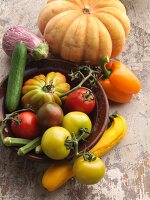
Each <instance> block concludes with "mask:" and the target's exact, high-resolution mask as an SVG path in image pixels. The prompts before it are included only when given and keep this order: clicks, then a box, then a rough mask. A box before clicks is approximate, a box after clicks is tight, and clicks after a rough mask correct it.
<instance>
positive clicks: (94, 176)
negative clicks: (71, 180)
mask: <svg viewBox="0 0 150 200" xmlns="http://www.w3.org/2000/svg"><path fill="white" fill-rule="evenodd" d="M105 171H106V169H105V165H104V163H103V161H102V160H101V159H100V158H98V157H96V159H95V160H91V161H89V160H85V159H84V157H83V156H81V157H79V158H77V159H76V161H75V163H74V165H73V174H74V177H75V178H76V179H77V180H78V181H79V182H80V183H82V184H87V185H92V184H96V183H98V182H99V181H100V180H101V179H102V178H103V176H104V174H105Z"/></svg>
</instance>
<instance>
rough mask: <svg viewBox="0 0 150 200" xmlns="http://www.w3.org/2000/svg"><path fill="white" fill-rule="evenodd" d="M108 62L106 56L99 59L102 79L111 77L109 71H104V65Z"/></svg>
mask: <svg viewBox="0 0 150 200" xmlns="http://www.w3.org/2000/svg"><path fill="white" fill-rule="evenodd" d="M108 62H109V57H108V56H103V57H101V59H100V66H101V70H102V77H103V78H104V79H107V78H109V77H110V75H111V71H110V70H108V69H106V64H107V63H108Z"/></svg>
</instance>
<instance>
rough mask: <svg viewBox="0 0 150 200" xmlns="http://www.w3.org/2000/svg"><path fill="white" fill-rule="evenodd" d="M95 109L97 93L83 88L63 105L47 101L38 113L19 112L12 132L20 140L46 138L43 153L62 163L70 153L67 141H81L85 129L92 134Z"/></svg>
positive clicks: (76, 91) (69, 96)
mask: <svg viewBox="0 0 150 200" xmlns="http://www.w3.org/2000/svg"><path fill="white" fill-rule="evenodd" d="M27 104H28V102H27ZM94 107H95V97H94V94H93V93H92V91H91V90H89V89H88V88H84V87H82V88H79V89H77V90H75V91H73V92H71V93H70V94H68V95H67V97H66V98H65V100H64V101H63V103H62V105H61V106H60V105H59V104H57V103H56V102H46V103H44V104H43V105H41V106H40V107H39V108H38V110H36V112H31V111H24V112H21V113H19V114H18V115H16V116H15V120H12V123H11V129H12V132H13V134H14V135H15V136H16V137H19V138H24V139H30V140H32V139H35V138H36V137H38V136H42V138H41V148H42V151H43V153H44V154H46V156H48V157H49V158H51V159H54V160H61V159H64V158H66V157H67V156H68V155H69V153H70V149H69V148H68V147H67V140H68V141H69V140H70V141H71V140H72V134H75V136H76V138H77V137H78V134H79V131H80V130H81V129H86V130H87V131H88V132H89V133H90V132H91V129H92V123H91V120H90V118H89V116H88V114H89V113H90V112H91V111H92V110H93V109H94Z"/></svg>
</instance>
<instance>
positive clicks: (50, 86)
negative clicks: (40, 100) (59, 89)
mask: <svg viewBox="0 0 150 200" xmlns="http://www.w3.org/2000/svg"><path fill="white" fill-rule="evenodd" d="M42 90H43V91H44V92H45V93H49V92H50V93H53V90H54V86H53V82H52V81H51V82H50V83H49V84H48V85H44V86H43V88H42Z"/></svg>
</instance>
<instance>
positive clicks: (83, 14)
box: [38, 0, 130, 64]
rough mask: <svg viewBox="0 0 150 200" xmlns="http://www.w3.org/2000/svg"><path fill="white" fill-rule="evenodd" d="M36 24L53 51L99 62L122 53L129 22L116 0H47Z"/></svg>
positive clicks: (91, 61) (71, 59)
mask: <svg viewBox="0 0 150 200" xmlns="http://www.w3.org/2000/svg"><path fill="white" fill-rule="evenodd" d="M38 26H39V29H40V31H41V33H42V34H43V36H44V38H45V40H46V41H47V42H48V44H49V47H50V51H51V52H52V53H53V54H55V55H60V56H61V57H62V58H63V59H66V60H69V61H74V62H81V61H88V62H89V63H90V64H99V59H100V57H101V56H104V55H107V56H109V57H116V56H118V55H119V54H120V53H121V51H122V50H123V48H124V45H125V39H126V37H127V35H128V33H129V30H130V21H129V18H128V17H127V15H126V10H125V7H124V5H123V4H122V3H121V2H120V1H119V0H49V1H48V3H47V5H46V6H45V7H44V8H43V9H42V11H41V13H40V15H39V18H38Z"/></svg>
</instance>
